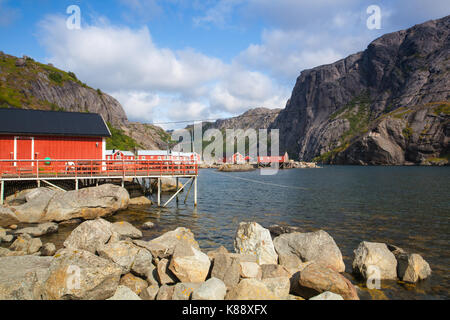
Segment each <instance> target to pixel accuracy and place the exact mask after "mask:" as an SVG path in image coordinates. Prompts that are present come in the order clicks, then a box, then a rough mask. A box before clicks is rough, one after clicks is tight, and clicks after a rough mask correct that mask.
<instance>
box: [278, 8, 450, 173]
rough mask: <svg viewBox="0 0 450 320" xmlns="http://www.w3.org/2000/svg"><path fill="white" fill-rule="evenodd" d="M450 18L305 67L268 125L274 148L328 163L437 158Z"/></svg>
mask: <svg viewBox="0 0 450 320" xmlns="http://www.w3.org/2000/svg"><path fill="white" fill-rule="evenodd" d="M449 71H450V16H447V17H445V18H442V19H440V20H433V21H428V22H426V23H423V24H420V25H416V26H414V27H412V28H410V29H408V30H402V31H398V32H394V33H390V34H386V35H384V36H382V37H380V38H379V39H376V40H375V41H373V42H372V43H371V44H370V45H369V46H368V48H367V49H366V50H365V51H363V52H360V53H356V54H353V55H351V56H349V57H347V58H345V59H343V60H340V61H337V62H335V63H333V64H330V65H324V66H320V67H317V68H314V69H310V70H305V71H303V72H302V73H301V75H300V76H299V78H298V79H297V83H296V85H295V87H294V90H293V92H292V96H291V98H290V100H289V101H288V103H287V105H286V108H285V109H284V110H282V111H281V112H280V114H279V116H278V117H277V119H276V120H275V121H274V123H273V124H272V125H271V126H270V127H271V128H276V129H280V137H281V142H280V144H281V146H282V150H287V151H288V152H289V154H290V155H291V156H293V157H295V158H298V159H301V160H306V161H310V160H313V159H315V160H318V161H323V162H328V163H336V164H373V165H380V164H391V165H402V164H408V163H415V164H419V163H422V164H426V163H433V162H441V161H443V162H445V161H446V160H448V156H449V136H450V125H449V119H450V118H449V117H450V103H449V94H450V92H449V88H450V75H449Z"/></svg>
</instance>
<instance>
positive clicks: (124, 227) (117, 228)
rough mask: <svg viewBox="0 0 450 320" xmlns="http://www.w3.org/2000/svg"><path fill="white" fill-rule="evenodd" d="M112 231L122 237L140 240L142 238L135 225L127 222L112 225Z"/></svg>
mask: <svg viewBox="0 0 450 320" xmlns="http://www.w3.org/2000/svg"><path fill="white" fill-rule="evenodd" d="M112 231H114V232H116V233H118V234H119V235H120V236H121V237H124V238H131V239H140V238H142V232H141V231H140V230H139V229H137V228H135V227H133V225H132V224H131V223H129V222H126V221H120V222H115V223H113V225H112Z"/></svg>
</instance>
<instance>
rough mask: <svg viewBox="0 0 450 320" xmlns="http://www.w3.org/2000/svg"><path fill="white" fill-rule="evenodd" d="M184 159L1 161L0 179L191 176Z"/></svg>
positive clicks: (190, 164) (194, 167) (193, 168)
mask: <svg viewBox="0 0 450 320" xmlns="http://www.w3.org/2000/svg"><path fill="white" fill-rule="evenodd" d="M197 174H198V164H197V162H194V161H186V160H179V161H178V160H0V178H1V179H40V178H42V179H49V178H96V177H157V176H193V175H197Z"/></svg>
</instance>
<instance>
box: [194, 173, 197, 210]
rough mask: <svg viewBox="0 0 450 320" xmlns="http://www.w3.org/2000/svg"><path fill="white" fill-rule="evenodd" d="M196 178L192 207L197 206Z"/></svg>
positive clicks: (195, 180)
mask: <svg viewBox="0 0 450 320" xmlns="http://www.w3.org/2000/svg"><path fill="white" fill-rule="evenodd" d="M197 178H198V177H195V178H194V207H196V206H197Z"/></svg>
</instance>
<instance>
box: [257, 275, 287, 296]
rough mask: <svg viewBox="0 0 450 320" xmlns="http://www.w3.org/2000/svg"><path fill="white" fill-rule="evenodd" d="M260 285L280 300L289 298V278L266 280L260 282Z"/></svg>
mask: <svg viewBox="0 0 450 320" xmlns="http://www.w3.org/2000/svg"><path fill="white" fill-rule="evenodd" d="M262 283H264V284H265V285H266V287H267V288H268V289H269V290H270V291H271V292H272V293H273V294H274V295H275V296H277V297H279V298H280V299H287V297H288V296H289V291H290V289H291V282H290V280H289V277H277V278H266V279H263V280H262Z"/></svg>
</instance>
